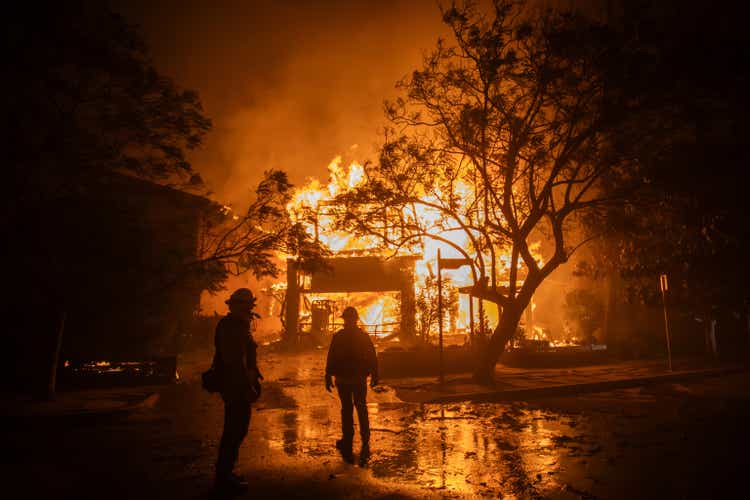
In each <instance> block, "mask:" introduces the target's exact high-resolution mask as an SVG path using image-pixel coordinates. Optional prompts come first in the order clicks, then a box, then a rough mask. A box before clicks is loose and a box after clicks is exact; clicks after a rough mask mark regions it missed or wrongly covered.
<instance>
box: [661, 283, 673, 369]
mask: <svg viewBox="0 0 750 500" xmlns="http://www.w3.org/2000/svg"><path fill="white" fill-rule="evenodd" d="M659 288H660V289H661V303H662V306H663V307H664V333H665V334H666V336H667V357H668V359H669V371H672V345H671V344H672V343H671V341H670V338H669V315H668V314H667V292H668V291H669V282H668V281H667V275H666V274H662V275H661V276H659Z"/></svg>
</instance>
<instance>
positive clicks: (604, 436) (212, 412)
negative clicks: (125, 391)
mask: <svg viewBox="0 0 750 500" xmlns="http://www.w3.org/2000/svg"><path fill="white" fill-rule="evenodd" d="M264 364H265V366H264V370H265V375H266V378H267V383H266V384H265V387H264V389H265V391H264V396H263V398H262V401H261V403H260V404H259V405H258V406H257V408H256V409H255V410H254V412H253V416H252V422H251V430H250V434H249V436H248V439H247V440H246V442H245V444H244V445H243V448H242V450H241V456H240V462H239V466H238V469H239V471H240V472H241V473H243V474H245V476H246V477H247V478H248V479H249V480H250V483H251V489H250V491H249V492H248V494H247V498H319V497H324V496H325V497H327V498H379V497H387V498H401V497H404V498H425V497H434V498H444V497H448V498H453V497H456V498H474V497H484V496H486V497H494V498H498V497H500V498H735V497H736V492H739V491H741V489H743V488H744V479H745V477H744V474H745V473H746V469H747V467H746V465H747V463H748V458H747V456H748V449H749V448H748V444H750V440H749V439H748V432H747V429H748V424H749V423H750V374H747V373H742V374H736V375H731V376H725V377H716V378H710V379H705V380H701V381H692V382H690V383H686V384H684V385H683V384H675V383H670V384H662V385H653V386H650V387H646V388H634V389H623V390H616V391H610V392H603V393H593V394H586V395H581V396H579V397H560V398H547V399H541V400H535V401H531V402H515V403H502V404H500V403H497V404H471V403H464V404H449V405H421V404H413V403H403V402H400V401H399V400H398V399H397V398H396V397H395V393H394V391H393V390H391V389H389V388H388V387H384V388H383V389H382V390H381V392H378V393H372V394H371V395H370V401H372V402H371V404H370V414H371V421H372V424H371V426H372V428H373V432H372V449H373V454H372V457H371V459H370V460H369V462H368V463H367V464H362V466H360V465H348V464H345V463H344V462H342V460H341V459H340V458H339V456H338V455H337V453H336V450H335V449H334V447H333V443H334V441H335V439H336V438H337V437H338V433H339V421H340V420H339V409H338V401H337V399H336V398H335V397H334V396H333V395H330V394H328V393H326V392H325V390H324V388H323V385H322V380H321V377H320V373H321V359H320V356H319V355H318V356H315V355H308V356H302V357H296V358H283V357H270V358H267V359H265V360H264ZM221 410H222V408H221V403H220V400H219V398H218V397H215V396H211V395H208V394H207V393H204V392H201V390H200V387H199V386H198V384H197V382H196V381H189V382H185V383H181V384H177V385H174V386H168V387H165V388H163V390H162V391H161V395H160V398H159V401H158V402H157V404H156V405H155V407H153V408H144V409H141V410H139V411H137V412H134V413H132V414H129V415H127V416H110V417H106V418H66V419H55V418H51V417H47V418H43V419H34V420H28V421H13V422H9V421H6V422H5V423H4V434H5V438H4V442H5V446H4V447H3V448H4V450H5V453H3V457H4V458H3V466H2V468H1V469H2V470H3V475H7V476H6V477H5V479H4V484H5V485H7V486H8V487H9V488H10V490H11V491H13V490H19V491H20V492H22V493H23V497H25V498H97V499H109V498H137V499H150V498H161V499H164V498H212V493H211V480H212V471H213V461H214V458H215V454H216V446H217V441H218V438H219V434H220V431H221V422H222V413H221ZM355 446H356V441H355ZM742 496H746V495H742ZM7 498H13V497H7ZM17 498H21V496H18V497H17Z"/></svg>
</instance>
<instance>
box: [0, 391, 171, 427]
mask: <svg viewBox="0 0 750 500" xmlns="http://www.w3.org/2000/svg"><path fill="white" fill-rule="evenodd" d="M158 401H159V393H158V392H149V393H148V394H146V396H145V397H144V398H142V399H141V400H139V401H136V402H135V403H126V404H123V405H122V406H116V407H113V408H106V409H102V410H95V409H94V410H71V411H60V412H54V411H50V412H34V411H28V412H20V413H8V414H3V415H0V420H3V421H10V422H13V421H24V422H34V421H38V420H47V419H56V420H61V421H67V420H79V421H89V420H99V419H102V418H104V419H106V418H116V417H121V416H124V415H127V414H128V413H131V412H133V411H135V410H140V409H145V408H153V407H154V406H155V405H156V403H157V402H158Z"/></svg>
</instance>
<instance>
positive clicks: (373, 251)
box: [287, 156, 542, 333]
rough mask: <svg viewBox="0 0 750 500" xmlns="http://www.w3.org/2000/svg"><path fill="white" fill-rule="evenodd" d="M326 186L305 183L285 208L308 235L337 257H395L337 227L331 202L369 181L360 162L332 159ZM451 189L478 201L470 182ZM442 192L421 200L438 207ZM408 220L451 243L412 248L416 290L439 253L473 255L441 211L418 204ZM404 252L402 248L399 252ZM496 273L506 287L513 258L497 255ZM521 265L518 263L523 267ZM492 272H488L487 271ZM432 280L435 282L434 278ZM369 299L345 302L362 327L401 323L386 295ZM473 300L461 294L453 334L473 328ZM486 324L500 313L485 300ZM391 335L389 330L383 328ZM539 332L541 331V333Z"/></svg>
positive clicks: (535, 248) (465, 276) (462, 272)
mask: <svg viewBox="0 0 750 500" xmlns="http://www.w3.org/2000/svg"><path fill="white" fill-rule="evenodd" d="M328 172H329V176H328V183H327V184H325V185H324V184H323V183H321V182H320V181H319V180H317V179H312V178H311V179H309V180H308V182H307V184H305V185H304V186H302V187H301V188H299V189H297V191H296V192H295V193H294V196H293V199H292V201H291V202H290V203H289V204H288V205H287V210H288V212H289V215H290V217H291V218H292V220H294V221H295V222H302V223H303V225H304V227H305V230H306V231H307V233H308V234H309V235H310V237H312V238H315V239H317V240H318V241H320V242H321V243H323V244H324V245H325V246H326V247H328V249H329V250H331V252H332V253H333V254H334V255H336V256H338V257H344V256H347V255H393V253H394V252H395V251H396V250H395V249H392V248H387V247H384V246H383V243H382V242H381V241H380V240H378V239H376V238H375V237H369V238H368V237H357V236H354V235H352V234H350V233H347V232H343V231H339V230H337V229H336V228H335V224H334V218H335V209H336V208H337V207H335V206H334V205H333V204H332V201H333V199H334V198H335V197H336V196H338V195H340V194H343V193H346V192H348V191H350V190H352V189H355V188H357V187H358V186H361V185H362V184H363V183H365V182H366V180H367V179H366V172H365V168H364V167H363V166H362V165H361V164H360V163H357V162H352V163H351V164H349V165H348V167H344V166H343V160H342V158H341V157H340V156H337V157H336V158H334V159H333V160H332V161H331V163H330V164H329V165H328ZM452 190H453V193H454V198H455V199H456V203H458V204H459V205H460V206H461V208H463V207H467V206H470V205H469V204H473V203H474V202H475V200H476V193H475V190H474V187H473V186H472V185H471V184H469V183H466V182H463V181H461V180H460V179H459V180H456V181H454V182H453V184H452ZM443 194H444V193H442V192H441V191H440V188H439V187H434V188H433V190H432V192H431V193H425V194H424V197H423V199H424V200H425V201H426V202H428V203H433V204H436V205H437V204H439V203H440V201H441V199H444V196H443ZM403 215H404V217H405V218H407V219H408V218H412V219H413V220H417V221H418V222H419V223H420V225H421V226H423V227H425V228H427V230H428V232H429V233H430V234H434V235H436V236H439V237H440V238H442V239H444V240H447V241H448V242H449V243H448V242H445V241H438V240H435V239H432V238H427V237H425V238H422V239H421V241H419V242H417V245H416V246H415V247H414V248H412V249H408V250H411V251H412V253H415V254H420V255H421V257H422V258H421V259H420V260H418V261H417V262H416V265H415V274H416V276H415V292H416V293H417V294H419V293H420V291H422V290H423V289H424V288H425V287H426V282H427V278H428V277H430V276H432V277H433V278H434V276H435V274H436V271H437V255H438V251H439V252H440V254H441V256H442V257H447V258H461V257H464V255H463V254H462V252H461V251H459V250H458V249H462V250H463V251H465V252H466V254H467V255H469V256H471V255H474V254H475V250H474V249H473V248H472V247H471V241H470V238H469V236H468V235H467V234H466V232H465V231H464V230H462V229H461V228H459V227H451V226H446V220H445V219H444V217H443V216H442V214H441V213H440V211H439V210H437V209H434V208H431V207H429V206H425V205H421V204H420V205H415V206H412V207H411V208H410V209H409V213H404V214H403ZM539 250H540V243H538V242H537V243H534V244H532V245H531V251H532V254H533V255H534V257H535V258H536V259H537V260H538V261H539V263H540V264H541V263H542V257H541V255H540V253H539ZM401 251H403V249H402V250H401ZM483 257H484V262H485V263H486V265H487V266H488V267H490V265H491V264H490V256H489V254H487V255H484V254H483ZM495 264H496V270H497V276H498V284H499V285H503V284H507V276H508V274H509V271H510V266H511V258H510V252H509V251H508V252H505V253H501V254H500V255H497V256H496V262H495ZM521 266H522V263H521V262H519V263H518V268H519V269H520V268H521ZM487 271H488V273H487V274H489V269H487ZM443 277H444V279H448V280H449V281H450V285H449V286H453V287H463V286H470V285H473V284H474V277H473V274H472V270H471V268H470V267H469V266H463V267H461V268H459V269H451V270H446V271H444V273H443ZM433 281H434V280H433ZM329 295H330V294H329ZM361 295H363V296H366V297H367V299H366V300H365V302H366V303H360V304H353V303H351V302H352V300H353V299H352V298H351V297H349V298H348V299H346V300H345V301H349V302H350V304H346V305H358V306H359V307H358V309H360V317H361V320H362V323H363V324H364V325H366V326H367V327H371V328H372V332H373V333H375V331H376V330H377V332H378V333H382V332H383V331H384V329H382V328H380V329H379V328H376V325H390V324H395V323H397V322H398V304H397V302H394V299H393V298H392V297H390V296H389V295H387V294H361ZM469 301H470V299H469V297H468V296H467V295H461V296H460V297H459V301H458V311H457V312H455V314H454V317H453V318H452V319H451V322H452V324H453V325H454V326H455V330H456V331H458V332H465V333H468V328H469V324H470V319H471V318H470V312H469V311H470V305H469ZM483 305H484V307H483V310H484V316H485V322H487V323H489V324H493V323H495V322H496V321H497V320H498V312H497V307H496V306H495V304H492V303H489V302H484V303H483ZM478 310H479V307H476V304H475V307H474V315H475V328H476V329H479V328H480V326H479V325H480V320H479V317H478ZM385 331H386V332H387V329H386V330H385ZM540 331H541V330H540Z"/></svg>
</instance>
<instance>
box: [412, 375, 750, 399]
mask: <svg viewBox="0 0 750 500" xmlns="http://www.w3.org/2000/svg"><path fill="white" fill-rule="evenodd" d="M748 369H750V368H749V367H744V366H742V367H739V366H735V367H727V368H718V369H716V368H714V369H708V370H693V371H684V372H677V373H667V374H663V375H652V376H649V377H638V378H628V379H617V380H605V381H601V382H590V383H583V384H561V385H552V386H545V387H531V388H526V389H506V390H502V391H488V392H466V393H461V394H450V395H445V396H438V397H436V398H432V399H428V400H427V401H424V403H428V404H434V403H460V402H464V401H471V402H474V403H494V402H499V401H515V400H522V399H532V398H540V397H550V396H569V395H575V394H581V393H586V392H602V391H608V390H612V389H625V388H629V387H638V386H642V385H648V384H655V383H660V382H672V381H683V380H693V379H700V378H706V377H717V376H720V375H731V374H735V373H741V372H744V371H748Z"/></svg>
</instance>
